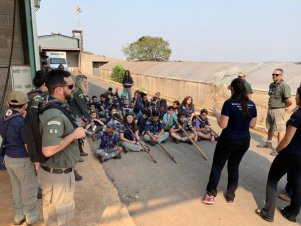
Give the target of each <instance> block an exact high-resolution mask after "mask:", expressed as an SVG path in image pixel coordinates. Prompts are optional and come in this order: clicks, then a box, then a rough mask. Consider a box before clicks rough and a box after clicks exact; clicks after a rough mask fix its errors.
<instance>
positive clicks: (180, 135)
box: [170, 113, 198, 144]
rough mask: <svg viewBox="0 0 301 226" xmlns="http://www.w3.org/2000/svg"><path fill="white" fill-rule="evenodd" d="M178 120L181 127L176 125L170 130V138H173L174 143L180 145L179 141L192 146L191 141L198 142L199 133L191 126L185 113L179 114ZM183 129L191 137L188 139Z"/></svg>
mask: <svg viewBox="0 0 301 226" xmlns="http://www.w3.org/2000/svg"><path fill="white" fill-rule="evenodd" d="M178 119H179V121H178V123H179V125H178V124H176V125H174V126H173V127H172V128H171V130H170V136H171V137H172V138H173V140H174V142H176V143H179V141H181V142H186V143H189V144H192V142H191V140H194V141H197V137H198V136H197V131H196V130H195V129H194V128H193V127H192V126H191V124H190V122H189V120H188V119H187V118H186V115H185V114H184V113H179V114H178ZM182 129H184V130H185V131H186V133H187V134H188V136H189V137H187V135H186V133H185V132H184V131H183V130H182Z"/></svg>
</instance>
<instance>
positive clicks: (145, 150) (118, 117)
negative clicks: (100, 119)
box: [113, 114, 157, 163]
mask: <svg viewBox="0 0 301 226" xmlns="http://www.w3.org/2000/svg"><path fill="white" fill-rule="evenodd" d="M113 117H114V118H115V119H116V120H117V121H119V122H120V123H122V124H123V125H125V126H126V128H127V129H128V130H129V131H130V132H131V133H132V134H133V135H134V137H135V138H136V140H137V141H138V143H139V144H140V145H141V147H142V150H143V151H144V152H146V153H147V154H148V155H149V157H151V159H152V160H153V162H154V163H157V161H156V160H155V159H154V157H153V156H152V155H151V154H150V153H149V152H150V150H149V147H147V146H146V145H143V144H142V142H141V141H140V139H139V138H137V137H136V134H135V133H134V132H133V131H132V130H131V128H130V127H129V126H128V125H127V123H125V122H124V121H122V119H121V117H120V115H118V114H113Z"/></svg>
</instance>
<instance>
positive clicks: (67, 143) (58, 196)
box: [38, 70, 85, 225]
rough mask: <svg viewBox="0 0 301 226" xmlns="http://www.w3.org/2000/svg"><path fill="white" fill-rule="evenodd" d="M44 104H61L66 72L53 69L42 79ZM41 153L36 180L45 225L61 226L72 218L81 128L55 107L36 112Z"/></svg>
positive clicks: (67, 94)
mask: <svg viewBox="0 0 301 226" xmlns="http://www.w3.org/2000/svg"><path fill="white" fill-rule="evenodd" d="M46 86H47V88H48V91H49V95H50V97H49V101H48V103H52V104H56V105H59V106H60V107H65V108H66V109H67V110H68V105H67V101H68V100H69V99H70V98H71V97H72V93H73V90H74V84H73V81H72V78H71V75H70V73H69V72H67V71H60V70H54V71H51V72H50V73H49V77H48V78H47V80H46ZM40 127H41V133H42V152H43V154H44V155H45V156H46V157H49V159H48V160H47V161H46V162H44V163H41V165H40V168H39V170H38V180H39V184H40V186H41V187H42V191H43V215H44V219H45V222H46V225H64V224H66V223H68V222H69V221H70V220H71V219H73V217H74V207H75V204H74V189H75V178H74V167H75V164H76V162H77V161H78V159H79V146H78V139H81V138H84V137H85V130H84V129H83V128H82V127H78V128H76V129H75V128H74V127H73V125H72V123H71V121H70V120H69V119H68V117H67V116H66V115H65V114H64V113H63V112H62V111H60V110H59V109H55V108H51V109H48V110H45V111H44V112H43V114H41V115H40Z"/></svg>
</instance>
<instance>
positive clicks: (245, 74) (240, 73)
mask: <svg viewBox="0 0 301 226" xmlns="http://www.w3.org/2000/svg"><path fill="white" fill-rule="evenodd" d="M246 76H247V73H246V72H243V71H241V72H239V73H238V77H246Z"/></svg>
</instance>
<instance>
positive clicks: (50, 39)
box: [38, 34, 80, 50]
mask: <svg viewBox="0 0 301 226" xmlns="http://www.w3.org/2000/svg"><path fill="white" fill-rule="evenodd" d="M38 45H39V46H41V47H42V49H72V50H79V49H80V48H79V39H77V38H74V37H70V36H66V35H62V34H51V35H43V36H38Z"/></svg>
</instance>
